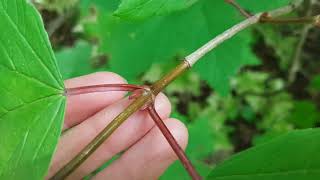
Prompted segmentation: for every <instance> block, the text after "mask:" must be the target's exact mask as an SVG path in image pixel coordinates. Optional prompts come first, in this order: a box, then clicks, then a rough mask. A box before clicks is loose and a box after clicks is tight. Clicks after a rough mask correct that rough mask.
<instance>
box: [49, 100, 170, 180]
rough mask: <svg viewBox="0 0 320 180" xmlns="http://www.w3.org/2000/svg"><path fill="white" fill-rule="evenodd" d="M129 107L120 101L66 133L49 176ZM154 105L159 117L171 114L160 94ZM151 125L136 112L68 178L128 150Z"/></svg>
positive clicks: (81, 174) (126, 101) (151, 121)
mask: <svg viewBox="0 0 320 180" xmlns="http://www.w3.org/2000/svg"><path fill="white" fill-rule="evenodd" d="M128 104H129V101H128V100H122V101H120V102H119V103H116V104H113V105H110V106H108V107H107V108H105V109H104V110H102V111H100V112H99V113H97V114H96V115H94V116H93V117H91V118H89V119H88V120H86V121H84V122H83V123H81V124H80V125H78V126H76V127H74V128H72V129H70V130H69V131H68V132H66V133H65V134H64V135H63V137H62V138H61V140H60V142H59V144H58V150H57V152H56V153H55V156H54V159H53V161H52V166H51V168H50V171H49V177H50V176H51V175H52V174H53V173H55V172H57V170H58V169H60V168H61V167H62V166H63V165H64V164H66V163H67V162H69V161H70V160H71V158H73V157H74V156H75V155H76V154H78V153H79V152H80V151H81V149H83V147H85V145H87V144H88V143H89V142H90V141H91V140H92V139H93V138H94V137H95V136H96V135H97V134H98V133H99V132H101V130H102V129H103V128H104V127H105V126H106V125H107V124H108V123H110V122H111V120H113V118H114V117H115V116H117V115H118V114H119V113H120V112H122V111H123V110H124V109H125V108H126V107H127V105H128ZM155 104H156V109H157V111H158V112H159V114H160V116H162V118H167V117H168V116H169V114H170V111H171V106H170V102H169V100H168V98H167V97H166V96H164V95H163V94H160V95H158V96H157V98H156V102H155ZM153 125H154V123H153V120H152V119H150V117H149V116H148V115H147V112H146V111H138V112H136V113H135V114H133V115H132V116H131V117H130V118H129V119H128V120H127V121H126V122H124V124H123V125H121V126H120V127H119V128H118V129H117V130H116V131H115V132H114V133H113V134H112V135H111V137H110V138H109V139H108V140H107V141H106V142H105V143H104V144H102V145H101V147H99V148H98V149H97V151H96V152H94V154H92V155H91V156H90V158H89V159H88V160H87V161H85V162H84V163H83V164H82V165H81V166H80V167H79V168H78V169H77V170H76V171H75V172H74V173H73V174H72V175H71V176H70V177H71V179H79V178H82V177H83V176H85V175H87V174H89V173H90V172H92V171H93V170H95V169H96V168H98V167H99V166H101V165H102V164H103V163H104V162H106V161H107V160H109V159H110V158H111V157H112V156H114V155H115V154H117V153H119V152H121V151H123V150H125V149H127V148H128V147H129V146H131V145H132V144H134V143H135V142H137V141H138V140H139V139H140V138H141V137H143V136H144V135H145V134H146V133H147V132H148V131H149V130H150V129H151V128H152V127H153Z"/></svg>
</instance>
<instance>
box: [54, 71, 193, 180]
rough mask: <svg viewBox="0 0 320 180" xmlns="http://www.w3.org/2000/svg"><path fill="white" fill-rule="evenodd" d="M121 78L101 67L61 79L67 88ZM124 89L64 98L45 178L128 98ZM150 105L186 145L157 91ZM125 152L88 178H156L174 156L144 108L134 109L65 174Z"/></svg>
mask: <svg viewBox="0 0 320 180" xmlns="http://www.w3.org/2000/svg"><path fill="white" fill-rule="evenodd" d="M123 83H126V82H125V80H124V79H123V78H121V77H120V76H119V75H117V74H114V73H110V72H104V73H95V74H90V75H86V76H82V77H78V78H74V79H70V80H67V81H66V82H65V85H66V87H68V88H72V87H79V86H88V85H97V84H123ZM124 95H125V93H123V92H106V93H93V94H83V95H78V96H72V97H68V99H67V110H66V116H65V117H66V118H65V121H64V128H63V129H64V130H67V131H66V132H65V133H63V135H62V136H61V138H60V141H59V144H58V147H57V151H56V152H55V155H54V157H53V160H52V162H51V167H50V169H49V173H48V178H50V177H51V176H53V175H54V174H55V173H56V172H57V171H58V170H59V169H60V168H62V167H63V166H64V165H65V164H66V163H67V162H69V161H70V160H71V159H72V158H73V157H74V156H75V155H76V154H78V153H79V152H80V151H81V150H82V149H83V148H84V147H85V146H86V145H87V144H88V143H89V142H90V141H91V140H92V139H93V138H94V137H95V136H96V135H97V134H98V133H99V132H100V131H102V129H104V127H105V126H106V125H107V124H108V123H110V122H111V121H112V120H113V118H114V117H115V116H117V115H118V114H119V113H120V112H122V111H123V110H124V109H125V108H126V106H127V105H128V104H129V103H130V100H128V98H124V99H123V97H124ZM155 107H156V110H157V112H158V113H159V115H160V116H161V117H162V119H164V122H165V124H166V125H167V126H168V128H169V129H170V131H171V133H172V134H173V135H174V137H175V138H176V140H177V141H178V143H179V144H180V145H181V146H182V147H183V148H185V147H186V144H187V141H188V132H187V129H186V128H185V126H184V125H183V124H182V123H181V122H180V121H178V120H176V119H172V118H168V117H169V115H170V112H171V104H170V102H169V100H168V99H167V97H166V96H165V95H163V94H159V95H158V96H157V97H156V100H155ZM123 151H125V152H124V153H123V154H122V155H121V157H119V158H118V159H117V160H115V161H114V162H113V163H112V164H111V165H109V166H108V167H107V168H106V169H104V170H103V171H101V172H99V173H98V174H97V175H96V176H94V177H93V178H92V179H94V180H99V179H104V180H105V179H116V180H118V179H139V180H143V179H148V180H149V179H157V178H158V177H159V176H161V174H162V173H163V172H164V171H165V170H166V169H167V167H168V166H169V165H170V164H171V163H172V162H173V161H174V160H176V159H177V157H176V155H175V154H174V152H173V150H172V149H171V147H170V146H169V144H168V142H167V141H166V139H165V138H164V136H163V135H162V134H161V132H160V130H159V129H158V128H157V127H156V126H155V125H154V123H153V120H152V119H151V118H150V117H149V115H148V113H147V112H146V111H139V112H137V113H135V114H133V115H132V116H131V117H130V118H129V119H128V120H127V121H126V122H124V123H123V125H121V126H120V127H119V128H118V129H117V130H116V131H115V133H114V134H112V135H111V137H110V138H109V139H108V140H107V141H106V142H105V143H104V144H102V145H101V146H100V147H99V148H98V149H97V150H96V152H94V153H93V154H92V155H91V156H90V157H89V158H88V159H87V160H86V161H85V162H84V163H83V164H82V165H81V166H80V167H79V168H78V169H77V170H76V171H75V172H73V173H72V174H71V175H70V176H69V177H68V179H81V178H83V177H84V176H86V175H88V174H90V173H91V172H93V171H94V170H96V169H97V168H99V167H100V166H101V165H103V164H104V163H105V162H107V161H108V160H110V159H111V158H112V157H113V156H114V155H116V154H118V153H120V152H123Z"/></svg>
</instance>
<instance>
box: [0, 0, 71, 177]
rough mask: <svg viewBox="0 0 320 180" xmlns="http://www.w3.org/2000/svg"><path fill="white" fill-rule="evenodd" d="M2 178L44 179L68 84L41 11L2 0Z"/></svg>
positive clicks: (16, 0)
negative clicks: (61, 73)
mask: <svg viewBox="0 0 320 180" xmlns="http://www.w3.org/2000/svg"><path fill="white" fill-rule="evenodd" d="M0 19H1V21H0V29H1V33H0V77H1V78H0V94H1V96H0V132H1V141H0V147H1V148H0V179H26V178H28V179H43V178H44V175H45V174H46V172H47V169H48V167H49V163H50V160H51V157H52V154H53V151H54V150H55V147H56V144H57V141H58V137H59V136H60V131H61V125H62V120H63V116H64V108H65V97H64V96H63V91H64V86H63V81H62V78H61V75H60V74H59V71H58V67H57V64H56V62H55V58H54V54H53V52H52V49H51V46H50V43H49V40H48V36H47V34H46V33H45V30H44V27H43V23H42V20H41V18H40V15H39V14H38V12H37V11H36V9H34V7H33V6H31V5H30V4H28V3H27V2H26V1H25V0H1V1H0Z"/></svg>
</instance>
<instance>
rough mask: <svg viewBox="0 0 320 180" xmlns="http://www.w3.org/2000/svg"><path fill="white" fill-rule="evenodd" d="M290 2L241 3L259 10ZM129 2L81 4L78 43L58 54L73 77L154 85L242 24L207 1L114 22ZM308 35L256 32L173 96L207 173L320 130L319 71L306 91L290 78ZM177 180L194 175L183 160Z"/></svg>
mask: <svg viewBox="0 0 320 180" xmlns="http://www.w3.org/2000/svg"><path fill="white" fill-rule="evenodd" d="M124 2H125V1H123V3H124ZM192 2H193V1H192ZM288 2H289V1H288V0H279V1H276V2H272V3H269V0H263V1H262V0H261V1H259V2H258V1H257V2H252V1H250V0H239V3H240V4H241V5H243V6H244V7H245V8H246V9H248V10H250V11H252V12H257V11H261V10H269V9H273V8H276V7H279V6H282V5H284V4H286V3H288ZM49 4H50V3H49ZM119 4H120V1H119V0H91V1H90V0H80V1H79V2H78V3H77V4H75V5H74V6H73V7H72V8H76V9H78V11H79V14H78V15H77V16H79V17H78V18H77V22H76V26H74V27H72V30H71V31H72V32H73V33H74V34H76V40H75V41H74V42H73V44H74V45H73V47H64V46H60V47H58V48H57V50H56V56H57V59H58V62H59V65H60V69H61V71H62V73H63V76H64V78H66V79H67V78H71V77H76V76H80V75H84V74H88V73H91V72H94V71H101V70H107V71H114V72H116V73H119V74H121V75H122V76H124V77H125V78H126V79H128V80H129V82H131V83H147V84H148V83H152V82H154V81H156V80H157V79H159V78H160V77H161V76H163V75H164V74H165V73H166V72H167V71H168V70H170V69H171V68H172V67H174V66H175V65H176V64H177V63H178V62H179V61H180V60H181V59H182V58H183V57H184V56H185V55H187V54H188V53H190V52H192V51H194V50H195V49H196V48H198V47H200V46H201V45H202V44H204V43H205V42H207V41H208V40H210V39H211V38H212V37H214V36H215V35H217V34H219V33H221V32H223V31H224V30H226V29H227V28H229V27H231V26H232V25H234V24H235V23H237V22H239V21H241V19H242V17H241V16H240V15H239V14H238V12H237V11H235V10H234V8H232V7H230V5H228V4H226V3H224V1H222V0H221V1H212V0H199V1H198V2H195V3H194V4H192V5H191V6H190V7H189V6H188V7H184V8H179V9H182V10H177V9H173V10H172V11H174V12H171V10H170V13H169V11H163V12H158V13H152V12H146V14H139V15H140V16H141V17H139V21H129V20H128V19H121V18H119V17H117V16H114V14H113V13H114V12H115V11H116V10H117V8H118V6H119ZM54 5H55V6H56V5H57V4H54ZM66 8H67V9H68V8H70V7H69V5H66V4H64V3H61V4H58V8H56V9H57V11H59V12H61V11H62V10H64V9H66ZM48 9H52V8H51V5H48ZM138 10H139V9H138ZM121 11H123V12H124V13H125V9H122V10H121ZM141 11H143V9H141ZM151 14H153V15H154V14H155V15H156V16H154V17H153V16H152V15H151ZM118 15H119V13H118ZM159 15H163V16H159ZM151 16H152V17H151ZM66 23H68V22H66ZM299 30H300V27H297V26H283V27H279V26H270V25H261V26H255V27H254V28H251V29H249V30H246V31H244V32H242V33H240V34H239V35H237V36H236V37H234V38H232V39H231V40H230V41H227V42H225V43H224V44H223V45H222V46H221V47H218V48H217V49H216V50H215V51H214V52H213V53H210V54H209V55H207V56H206V57H205V58H204V59H203V60H201V62H200V63H199V64H198V65H196V67H195V69H194V70H193V71H190V72H188V73H186V74H185V75H184V76H182V77H180V78H179V79H177V80H176V81H175V82H174V83H173V84H171V85H170V86H169V87H168V88H167V89H166V90H165V93H166V94H167V95H168V96H169V99H170V100H171V102H172V104H173V114H172V116H173V117H176V118H178V119H180V120H182V121H183V122H184V123H185V124H186V126H187V127H188V129H189V133H190V140H189V145H188V148H187V154H188V155H189V156H190V158H191V160H192V161H193V162H194V163H195V165H196V168H197V169H198V170H199V171H200V173H201V175H203V176H206V175H208V173H209V172H210V169H212V168H213V167H214V166H216V165H217V164H219V163H220V162H221V161H223V160H224V159H226V158H228V157H229V156H230V155H231V154H232V153H233V152H235V151H236V152H237V151H242V150H244V149H246V148H248V147H251V146H256V145H259V144H264V143H266V142H269V141H271V140H272V139H274V138H275V137H278V136H279V135H281V134H284V133H286V132H290V131H292V130H294V129H303V128H312V127H317V126H318V125H319V119H320V115H319V101H318V100H319V94H320V75H319V72H314V71H312V72H311V73H310V75H309V77H308V78H309V80H310V83H307V86H306V87H305V86H304V87H300V84H301V82H300V81H299V79H297V80H296V82H295V83H294V84H288V82H287V74H288V72H289V70H290V67H291V63H292V57H293V55H294V53H295V48H296V44H297V42H298V40H299V36H297V32H299ZM58 35H59V34H57V36H58ZM99 57H104V61H102V62H100V60H99ZM313 61H315V59H314V60H313ZM97 64H98V65H97ZM306 71H308V70H306ZM235 75H236V76H235ZM292 89H295V90H292ZM301 94H307V96H303V97H301ZM175 177H179V179H187V178H188V176H187V173H186V172H185V170H184V169H183V167H182V166H181V165H180V164H179V162H176V163H175V164H173V165H172V166H171V167H170V168H169V169H168V170H167V171H166V173H165V174H164V175H163V176H162V178H161V179H175ZM180 177H181V178H180Z"/></svg>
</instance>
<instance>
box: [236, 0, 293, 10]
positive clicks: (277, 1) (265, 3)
mask: <svg viewBox="0 0 320 180" xmlns="http://www.w3.org/2000/svg"><path fill="white" fill-rule="evenodd" d="M292 1H293V0H273V1H272V2H271V1H270V0H259V1H254V2H253V1H252V0H238V2H239V3H240V5H241V6H242V7H244V8H245V9H247V10H249V11H253V12H266V11H270V10H272V9H276V8H279V7H282V6H285V5H288V4H289V3H290V2H292Z"/></svg>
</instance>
